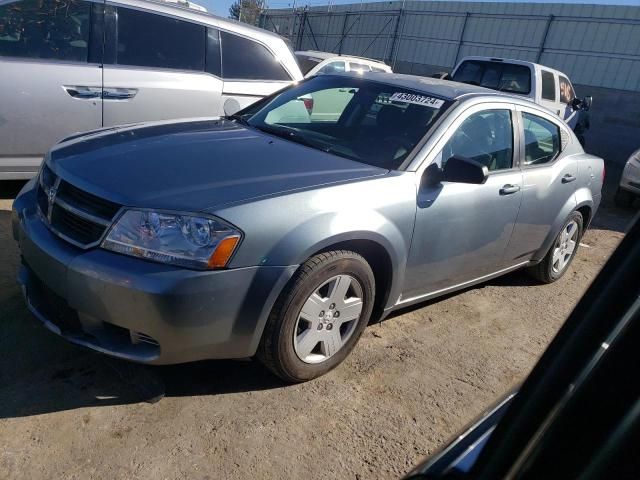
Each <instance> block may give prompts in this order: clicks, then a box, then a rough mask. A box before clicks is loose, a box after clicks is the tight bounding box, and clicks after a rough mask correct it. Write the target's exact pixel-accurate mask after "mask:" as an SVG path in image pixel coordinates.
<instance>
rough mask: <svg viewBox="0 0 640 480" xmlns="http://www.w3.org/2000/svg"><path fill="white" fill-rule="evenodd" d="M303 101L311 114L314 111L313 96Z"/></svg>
mask: <svg viewBox="0 0 640 480" xmlns="http://www.w3.org/2000/svg"><path fill="white" fill-rule="evenodd" d="M302 101H303V102H304V107H305V108H306V109H307V112H309V115H311V112H312V111H313V98H303V99H302Z"/></svg>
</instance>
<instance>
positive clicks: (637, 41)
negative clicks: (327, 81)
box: [260, 1, 640, 92]
mask: <svg viewBox="0 0 640 480" xmlns="http://www.w3.org/2000/svg"><path fill="white" fill-rule="evenodd" d="M260 26H262V27H263V28H266V29H268V30H271V31H275V32H277V33H279V34H281V35H283V36H286V37H288V38H289V39H290V40H291V41H292V43H293V45H294V46H295V48H296V50H321V51H327V52H335V53H342V54H351V55H359V56H367V57H371V58H377V59H381V60H384V61H385V62H387V63H388V64H390V65H392V67H394V70H395V71H398V72H405V73H418V74H428V73H432V72H433V71H436V70H439V69H447V70H448V69H451V68H452V67H453V66H454V65H455V64H456V62H457V61H458V60H459V59H460V58H462V57H464V56H467V55H487V56H492V57H502V58H518V59H521V60H528V61H534V62H538V63H542V64H544V65H548V66H550V67H553V68H557V69H558V70H561V71H563V72H565V73H567V74H568V75H569V76H570V77H571V79H572V81H573V82H574V83H577V84H582V85H589V86H595V87H605V88H614V89H620V90H629V91H638V92H640V6H637V7H636V6H611V5H584V4H541V3H537V4H533V3H495V2H492V3H481V2H426V1H425V2H423V1H407V2H400V1H394V2H384V3H360V4H349V5H334V6H325V7H311V8H306V7H305V8H296V9H287V10H283V9H279V10H277V9H272V10H266V11H265V12H263V13H262V15H261V18H260Z"/></svg>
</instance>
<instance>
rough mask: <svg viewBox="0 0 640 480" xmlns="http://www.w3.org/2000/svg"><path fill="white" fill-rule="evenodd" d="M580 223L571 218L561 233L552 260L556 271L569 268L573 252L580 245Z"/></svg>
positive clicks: (552, 266)
mask: <svg viewBox="0 0 640 480" xmlns="http://www.w3.org/2000/svg"><path fill="white" fill-rule="evenodd" d="M578 231H579V228H578V223H577V222H576V221H575V220H571V221H570V222H569V223H567V224H566V225H565V226H564V228H563V229H562V232H560V235H559V236H558V240H557V241H556V244H555V246H554V249H553V258H552V260H551V268H552V269H553V271H554V273H561V272H563V271H564V269H565V268H567V265H569V262H570V261H571V257H572V256H573V252H574V251H575V249H576V247H577V246H578Z"/></svg>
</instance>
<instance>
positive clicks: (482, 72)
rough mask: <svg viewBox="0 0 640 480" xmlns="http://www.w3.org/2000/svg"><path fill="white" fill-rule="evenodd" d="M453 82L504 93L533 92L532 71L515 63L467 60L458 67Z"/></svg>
mask: <svg viewBox="0 0 640 480" xmlns="http://www.w3.org/2000/svg"><path fill="white" fill-rule="evenodd" d="M452 80H454V81H456V82H462V83H469V84H471V85H479V86H481V87H485V88H491V89H493V90H500V91H503V92H511V93H520V94H524V95H526V94H528V93H529V92H531V70H530V69H529V67H527V66H526V65H516V64H513V63H503V62H498V61H495V62H492V61H488V60H487V61H483V60H467V61H465V62H462V64H461V65H460V67H458V69H457V70H456V72H455V74H454V75H453V77H452Z"/></svg>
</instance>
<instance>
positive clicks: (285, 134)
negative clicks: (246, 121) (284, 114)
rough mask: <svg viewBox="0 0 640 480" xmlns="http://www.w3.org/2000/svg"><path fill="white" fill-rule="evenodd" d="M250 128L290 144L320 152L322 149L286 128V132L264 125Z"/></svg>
mask: <svg viewBox="0 0 640 480" xmlns="http://www.w3.org/2000/svg"><path fill="white" fill-rule="evenodd" d="M252 127H253V128H256V129H258V130H260V131H262V132H264V133H269V134H271V135H275V136H276V137H280V138H284V139H285V140H291V141H292V142H296V143H299V144H301V145H305V146H307V147H311V148H315V149H320V150H322V147H319V146H318V145H317V144H316V143H314V142H311V141H309V140H307V139H306V138H305V137H304V136H302V135H300V134H299V133H297V132H295V131H293V130H291V129H288V128H287V129H286V130H283V129H280V128H273V127H269V126H265V125H260V126H257V125H252Z"/></svg>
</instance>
